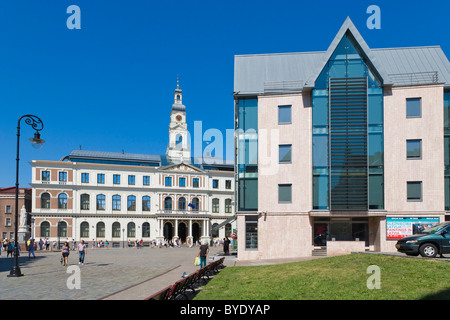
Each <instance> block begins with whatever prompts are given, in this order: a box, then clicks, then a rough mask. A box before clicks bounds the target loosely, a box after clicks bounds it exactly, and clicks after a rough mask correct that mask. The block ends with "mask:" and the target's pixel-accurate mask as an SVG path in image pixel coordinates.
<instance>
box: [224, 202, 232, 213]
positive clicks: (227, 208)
mask: <svg viewBox="0 0 450 320" xmlns="http://www.w3.org/2000/svg"><path fill="white" fill-rule="evenodd" d="M232 211H233V206H232V205H231V199H225V213H231V212H232Z"/></svg>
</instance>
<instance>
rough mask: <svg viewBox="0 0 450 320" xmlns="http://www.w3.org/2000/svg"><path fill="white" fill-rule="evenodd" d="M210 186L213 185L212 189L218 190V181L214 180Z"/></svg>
mask: <svg viewBox="0 0 450 320" xmlns="http://www.w3.org/2000/svg"><path fill="white" fill-rule="evenodd" d="M212 185H213V188H214V189H218V188H219V180H217V179H214V180H213V184H212Z"/></svg>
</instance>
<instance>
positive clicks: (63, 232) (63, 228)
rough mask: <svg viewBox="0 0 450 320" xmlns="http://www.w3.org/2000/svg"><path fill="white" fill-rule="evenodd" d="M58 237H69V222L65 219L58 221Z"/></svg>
mask: <svg viewBox="0 0 450 320" xmlns="http://www.w3.org/2000/svg"><path fill="white" fill-rule="evenodd" d="M58 237H60V238H66V237H67V223H66V222H65V221H58Z"/></svg>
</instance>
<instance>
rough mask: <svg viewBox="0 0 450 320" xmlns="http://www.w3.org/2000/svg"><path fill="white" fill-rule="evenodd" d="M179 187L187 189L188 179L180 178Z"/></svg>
mask: <svg viewBox="0 0 450 320" xmlns="http://www.w3.org/2000/svg"><path fill="white" fill-rule="evenodd" d="M178 185H179V186H180V187H186V178H179V179H178Z"/></svg>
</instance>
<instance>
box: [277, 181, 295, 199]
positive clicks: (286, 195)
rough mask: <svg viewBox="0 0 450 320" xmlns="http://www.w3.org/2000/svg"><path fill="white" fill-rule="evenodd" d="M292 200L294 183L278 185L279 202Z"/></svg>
mask: <svg viewBox="0 0 450 320" xmlns="http://www.w3.org/2000/svg"><path fill="white" fill-rule="evenodd" d="M290 202H292V184H279V185H278V203H290Z"/></svg>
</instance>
